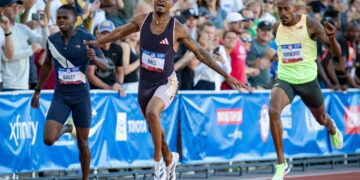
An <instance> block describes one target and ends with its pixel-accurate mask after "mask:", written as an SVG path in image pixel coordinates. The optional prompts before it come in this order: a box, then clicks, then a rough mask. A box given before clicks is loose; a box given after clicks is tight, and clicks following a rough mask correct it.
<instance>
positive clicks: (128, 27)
mask: <svg viewBox="0 0 360 180" xmlns="http://www.w3.org/2000/svg"><path fill="white" fill-rule="evenodd" d="M145 17H146V14H141V15H138V16H136V17H134V19H133V20H131V21H130V22H129V23H128V24H125V25H124V26H120V27H117V28H116V29H115V30H113V31H112V32H111V33H110V34H108V35H107V36H105V37H103V38H100V39H98V40H94V41H86V42H85V44H87V45H94V46H99V45H102V44H106V43H109V42H114V41H116V40H119V39H123V38H124V37H126V36H128V35H129V34H131V33H134V32H138V31H139V30H140V26H141V23H142V22H143V20H144V19H145Z"/></svg>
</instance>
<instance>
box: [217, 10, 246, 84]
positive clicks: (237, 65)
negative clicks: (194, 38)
mask: <svg viewBox="0 0 360 180" xmlns="http://www.w3.org/2000/svg"><path fill="white" fill-rule="evenodd" d="M243 20H244V18H243V17H242V16H241V15H240V14H239V13H236V12H235V13H230V14H229V15H228V16H227V17H226V23H227V27H228V29H229V31H232V32H235V33H236V39H235V46H234V47H233V48H232V49H231V52H230V57H231V58H230V64H231V69H232V70H231V75H232V76H233V77H234V78H236V79H237V80H239V81H240V82H241V83H243V84H245V83H246V75H245V69H246V50H245V48H244V46H243V43H242V42H241V40H240V34H241V33H242V32H243V23H244V21H243ZM224 35H225V34H224ZM231 35H232V33H230V34H229V36H231ZM223 38H225V36H224V37H223ZM228 38H230V37H228ZM223 40H224V46H225V49H227V50H228V48H229V47H230V45H229V44H227V45H225V43H226V42H225V39H223ZM228 41H229V40H228ZM227 43H230V42H227ZM221 89H224V90H226V89H232V88H231V86H229V85H228V84H227V83H226V82H223V84H222V85H221Z"/></svg>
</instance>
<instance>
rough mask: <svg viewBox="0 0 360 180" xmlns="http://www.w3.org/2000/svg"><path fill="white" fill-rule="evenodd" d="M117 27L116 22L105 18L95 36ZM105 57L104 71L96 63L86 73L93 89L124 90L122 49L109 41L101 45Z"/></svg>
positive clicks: (99, 36) (105, 33)
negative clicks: (105, 67) (122, 85)
mask: <svg viewBox="0 0 360 180" xmlns="http://www.w3.org/2000/svg"><path fill="white" fill-rule="evenodd" d="M114 29H115V26H114V24H113V23H112V22H111V21H109V20H105V21H103V22H102V23H100V24H99V26H98V29H97V30H96V29H95V36H96V38H97V39H99V38H101V37H104V36H106V35H107V34H109V33H110V32H111V31H113V30H114ZM100 48H101V50H102V51H103V53H104V56H105V58H104V59H103V63H104V64H105V65H106V66H107V69H106V70H105V71H104V70H102V69H100V68H97V66H95V64H90V65H89V66H88V69H87V71H86V75H87V77H88V79H89V81H90V83H91V85H92V88H93V89H108V90H116V91H122V90H123V89H122V87H121V84H122V83H123V81H124V72H123V71H122V69H121V66H122V49H121V47H120V46H119V45H117V44H115V43H107V44H104V45H102V46H100Z"/></svg>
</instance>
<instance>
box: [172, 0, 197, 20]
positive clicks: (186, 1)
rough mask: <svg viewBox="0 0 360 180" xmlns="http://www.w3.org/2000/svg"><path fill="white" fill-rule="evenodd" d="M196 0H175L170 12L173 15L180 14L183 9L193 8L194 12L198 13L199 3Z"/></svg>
mask: <svg viewBox="0 0 360 180" xmlns="http://www.w3.org/2000/svg"><path fill="white" fill-rule="evenodd" d="M196 1H197V0H177V1H176V2H175V3H174V5H173V7H172V8H171V14H172V15H174V16H177V15H180V14H181V12H182V11H183V10H186V9H191V8H192V9H194V10H195V12H196V14H199V5H198V3H197V2H196Z"/></svg>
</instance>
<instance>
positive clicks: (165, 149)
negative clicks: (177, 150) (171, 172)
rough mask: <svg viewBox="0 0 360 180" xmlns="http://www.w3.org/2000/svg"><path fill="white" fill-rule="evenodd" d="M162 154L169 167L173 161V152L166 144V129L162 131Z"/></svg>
mask: <svg viewBox="0 0 360 180" xmlns="http://www.w3.org/2000/svg"><path fill="white" fill-rule="evenodd" d="M161 153H162V156H163V157H164V160H165V164H166V166H169V164H170V163H171V161H172V156H171V151H170V149H169V146H168V144H167V142H166V136H165V131H164V129H161Z"/></svg>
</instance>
